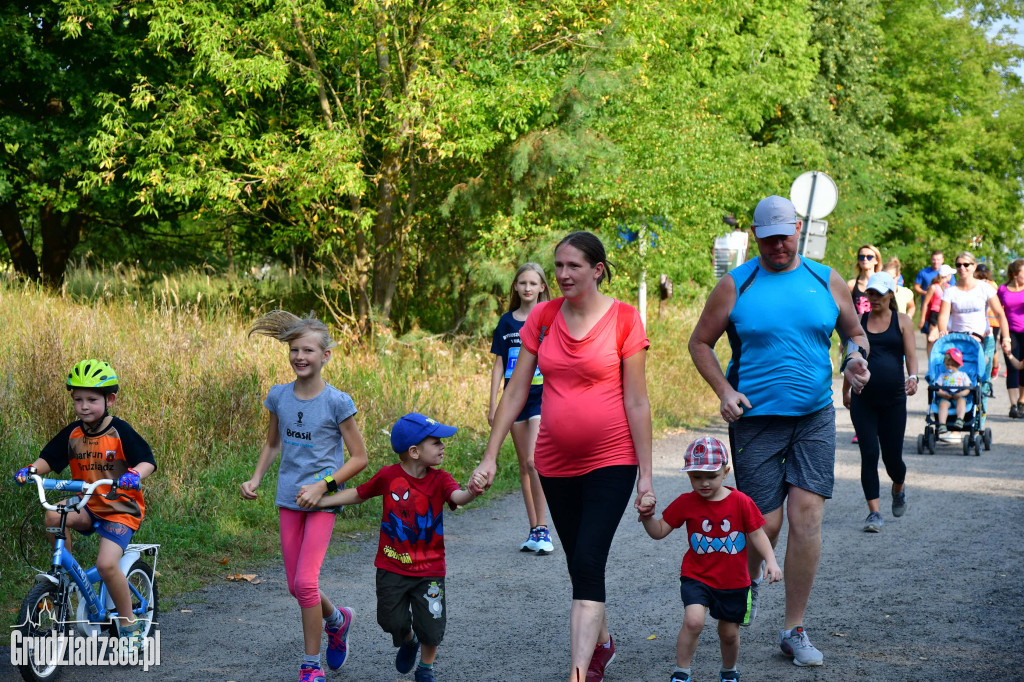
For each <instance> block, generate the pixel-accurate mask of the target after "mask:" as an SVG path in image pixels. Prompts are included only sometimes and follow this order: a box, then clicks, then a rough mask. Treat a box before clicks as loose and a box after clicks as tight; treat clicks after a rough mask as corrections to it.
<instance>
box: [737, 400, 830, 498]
mask: <svg viewBox="0 0 1024 682" xmlns="http://www.w3.org/2000/svg"><path fill="white" fill-rule="evenodd" d="M729 449H730V450H731V451H732V461H733V468H734V470H735V472H736V488H737V490H739V491H740V492H743V493H746V494H747V495H749V496H750V498H751V499H753V500H754V504H756V505H757V508H758V509H760V510H761V513H762V514H767V513H769V512H773V511H775V510H776V509H778V508H779V507H781V506H782V502H783V501H784V500H785V499H786V494H787V493H788V492H789V486H791V485H794V486H796V487H797V488H802V489H803V490H808V491H810V492H812V493H815V494H818V495H821V496H822V497H824V498H825V499H829V498H831V497H832V487H833V485H834V484H835V463H836V411H835V408H834V407H832V405H829V406H827V407H824V408H822V409H820V410H818V411H817V412H812V413H811V414H806V415H803V416H800V417H778V416H772V415H765V416H759V417H742V418H741V419H740V420H739V421H735V422H733V423H731V424H729Z"/></svg>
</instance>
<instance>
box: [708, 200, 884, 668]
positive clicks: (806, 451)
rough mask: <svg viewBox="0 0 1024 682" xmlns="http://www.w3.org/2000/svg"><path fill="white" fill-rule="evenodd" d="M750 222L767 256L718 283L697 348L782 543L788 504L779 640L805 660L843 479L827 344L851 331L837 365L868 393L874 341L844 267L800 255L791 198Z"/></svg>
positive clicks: (742, 468)
mask: <svg viewBox="0 0 1024 682" xmlns="http://www.w3.org/2000/svg"><path fill="white" fill-rule="evenodd" d="M752 227H753V231H754V238H755V240H756V242H757V248H758V252H759V254H760V255H759V256H758V258H756V259H752V260H750V261H747V262H746V263H744V264H743V265H741V266H739V267H737V268H735V269H733V270H732V271H730V272H729V274H728V275H726V276H725V277H723V278H722V279H721V280H720V281H719V282H718V285H717V286H716V287H715V288H714V290H712V292H711V294H710V295H709V296H708V300H707V303H706V304H705V306H704V310H703V312H702V313H701V317H700V320H699V321H698V322H697V326H696V327H695V328H694V330H693V335H692V336H691V337H690V342H689V350H690V355H691V357H692V358H693V361H694V364H695V365H696V367H697V370H698V371H699V372H700V373H701V376H703V377H704V380H705V381H707V382H708V384H709V385H710V386H711V388H712V389H714V391H715V393H716V394H717V395H718V397H719V400H720V401H721V414H722V418H723V419H725V421H726V422H728V424H729V440H730V446H731V450H732V453H733V463H734V466H735V475H736V485H737V488H738V489H739V490H740V491H742V492H744V493H746V494H747V495H749V496H750V497H751V498H753V500H754V502H755V503H756V504H757V506H758V509H760V510H761V513H762V514H763V515H764V517H765V526H764V529H765V532H766V533H767V534H768V538H769V539H770V540H771V542H772V546H773V547H774V546H775V544H776V542H777V541H778V538H779V532H780V530H781V528H782V520H783V509H785V511H786V518H787V520H788V521H789V535H788V539H787V544H786V564H785V565H786V614H785V621H784V627H783V629H782V631H781V632H780V633H779V646H780V647H781V649H782V651H783V653H785V654H787V655H789V656H792V657H793V663H794V664H796V665H798V666H814V665H821V664H822V660H823V657H822V654H821V652H820V651H818V649H816V648H815V647H814V646H813V645H812V644H811V642H810V640H809V638H808V636H807V633H806V632H805V631H804V628H803V625H802V623H803V618H804V612H805V611H806V608H807V602H808V600H809V598H810V593H811V586H812V584H813V583H814V576H815V574H816V573H817V570H818V561H819V559H820V557H821V521H822V516H823V514H824V509H825V500H826V499H828V498H830V497H832V487H833V483H834V468H835V446H836V425H835V410H834V408H833V406H832V360H831V358H830V356H829V348H830V346H831V335H832V331H833V330H837V331H838V332H839V334H840V336H841V337H842V338H843V339H847V340H848V341H847V344H846V350H845V353H844V360H843V365H842V367H841V368H840V371H841V372H845V377H846V379H847V380H848V381H849V382H850V384H851V386H853V390H854V391H856V392H858V393H859V392H860V390H861V389H862V388H863V387H864V385H865V384H866V383H867V381H868V379H869V377H870V374H869V372H868V368H867V356H868V352H869V349H868V341H867V337H866V336H865V335H864V330H863V329H861V326H860V321H859V319H858V317H857V314H856V312H855V311H854V307H853V298H852V297H851V296H850V289H849V287H847V286H846V282H845V281H844V280H843V278H842V277H841V276H840V275H839V273H837V272H836V271H835V270H832V269H831V268H829V267H827V266H824V265H821V264H820V263H816V262H814V261H811V260H808V259H805V258H803V257H801V256H800V255H799V254H798V245H799V240H800V229H801V227H802V221H801V220H800V218H799V217H798V216H797V214H796V209H795V208H794V207H793V204H792V202H790V201H789V200H788V199H784V198H783V197H779V196H771V197H767V198H766V199H763V200H762V201H761V202H760V203H758V205H757V208H756V209H755V210H754V221H753V226H752ZM722 334H728V337H729V343H730V346H731V348H732V358H731V360H730V361H729V366H728V368H727V370H726V373H723V372H722V369H721V365H720V364H719V362H718V358H717V357H716V355H715V351H714V348H715V343H716V342H717V341H718V339H719V338H720V337H721V336H722ZM748 556H749V568H750V574H751V583H752V584H751V596H752V598H753V599H754V600H756V594H757V586H758V583H759V582H760V580H761V577H762V568H761V557H760V556H759V555H758V554H757V553H756V552H754V551H749V550H748ZM752 609H756V601H755V603H754V604H753V605H752ZM752 617H753V614H752Z"/></svg>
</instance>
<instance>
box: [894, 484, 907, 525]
mask: <svg viewBox="0 0 1024 682" xmlns="http://www.w3.org/2000/svg"><path fill="white" fill-rule="evenodd" d="M906 513H907V489H906V488H904V489H903V490H901V491H900V492H898V493H897V492H894V493H893V494H892V515H893V516H895V517H896V518H899V517H901V516H903V515H904V514H906Z"/></svg>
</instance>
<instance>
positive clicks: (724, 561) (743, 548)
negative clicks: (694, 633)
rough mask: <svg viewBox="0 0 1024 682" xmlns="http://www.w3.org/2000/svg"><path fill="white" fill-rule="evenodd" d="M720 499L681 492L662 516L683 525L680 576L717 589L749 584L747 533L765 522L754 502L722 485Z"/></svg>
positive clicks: (670, 521) (670, 523) (677, 524)
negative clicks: (684, 528) (712, 499)
mask: <svg viewBox="0 0 1024 682" xmlns="http://www.w3.org/2000/svg"><path fill="white" fill-rule="evenodd" d="M725 488H726V489H727V490H729V491H730V492H729V494H728V495H727V496H726V497H725V499H723V500H719V501H717V502H709V501H708V500H705V499H704V498H703V497H701V496H700V495H699V494H697V493H696V492H692V493H686V494H683V495H680V496H679V497H677V498H676V499H675V500H673V501H672V504H670V505H669V506H668V507H666V508H665V511H664V513H663V514H662V515H661V518H663V519H664V520H665V523H667V524H668V525H670V526H672V527H673V528H679V527H681V526H682V525H683V524H686V544H687V548H688V550H689V551H687V552H686V554H684V555H683V566H682V568H681V569H680V575H682V576H683V577H684V578H693V579H694V580H699V581H701V582H702V583H704V584H705V585H707V586H709V587H713V588H715V589H717V590H738V589H740V588H742V587H749V586H750V573H749V572H748V571H747V544H748V542H749V539H748V533H751V532H752V531H755V530H757V529H758V528H760V527H761V526H763V525H764V517H763V516H761V512H760V511H759V510H758V508H757V505H756V504H754V501H753V500H752V499H750V498H749V497H747V496H746V495H744V494H743V493H741V492H740V491H738V490H736V489H734V488H730V487H729V486H725Z"/></svg>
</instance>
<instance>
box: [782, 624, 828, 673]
mask: <svg viewBox="0 0 1024 682" xmlns="http://www.w3.org/2000/svg"><path fill="white" fill-rule="evenodd" d="M779 648H780V649H782V653H784V654H786V655H787V656H792V657H793V665H797V666H800V667H801V668H802V667H804V666H808V665H821V664H822V662H823V660H824V656H822V655H821V652H820V651H818V650H817V649H815V648H814V645H813V644H811V640H809V639H808V638H807V632H806V631H805V630H804V628H803V626H802V625H797V626H796V627H795V628H793V629H792V630H790V631H789V636H788V637H787V636H786V631H785V630H781V631H780V632H779Z"/></svg>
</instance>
